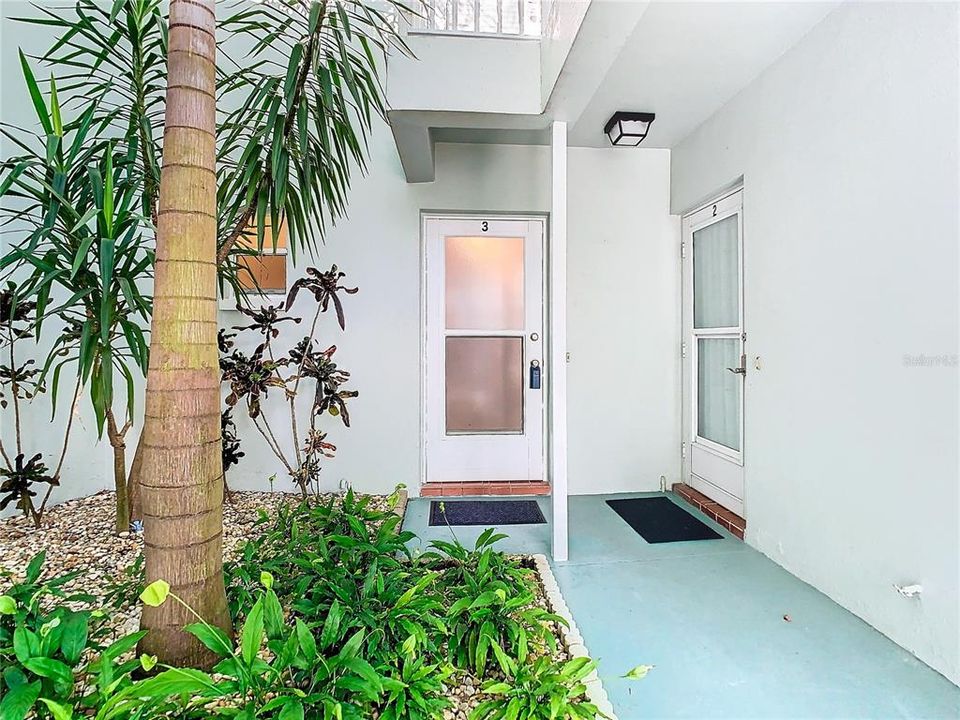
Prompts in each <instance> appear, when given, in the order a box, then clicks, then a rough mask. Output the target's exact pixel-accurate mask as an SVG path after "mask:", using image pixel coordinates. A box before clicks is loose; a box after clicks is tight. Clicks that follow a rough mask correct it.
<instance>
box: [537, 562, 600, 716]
mask: <svg viewBox="0 0 960 720" xmlns="http://www.w3.org/2000/svg"><path fill="white" fill-rule="evenodd" d="M530 557H532V558H533V564H534V566H535V567H536V569H537V573H539V575H540V582H541V583H542V584H543V591H544V594H545V595H546V597H547V603H549V605H550V611H551V612H552V613H554V614H555V615H559V616H560V617H562V618H563V619H564V620H566V621H567V623H569V624H568V625H567V626H563V625H560V638H561V641H562V642H563V646H564V648H566V650H567V652H568V653H569V655H570V657H571V658H577V657H589V656H590V653H589V651H588V650H587V646H586V645H585V644H584V641H583V636H582V635H581V634H580V630H579V629H578V628H577V623H576V622H575V621H574V619H573V614H572V613H571V612H570V608H568V607H567V603H566V602H565V601H564V599H563V595H562V594H561V593H560V586H559V585H558V584H557V579H556V578H555V577H554V575H553V569H552V568H551V567H550V562H549V561H548V560H547V556H546V555H542V554H537V555H531V556H530ZM584 683H585V684H586V686H587V699H589V700H590V702H592V703H593V704H594V705H596V706H597V709H598V710H599V711H600V712H601V713H603V715H605V716H606V717H608V718H609V719H610V720H617V715H616V713H615V712H614V710H613V705H612V704H611V702H610V698H609V697H607V692H606V690H604V689H603V683H602V682H601V681H600V676H599V675H598V674H597V671H596V670H594V671H593V672H591V673H590V674H589V675H588V676H587V677H586V678H585V679H584Z"/></svg>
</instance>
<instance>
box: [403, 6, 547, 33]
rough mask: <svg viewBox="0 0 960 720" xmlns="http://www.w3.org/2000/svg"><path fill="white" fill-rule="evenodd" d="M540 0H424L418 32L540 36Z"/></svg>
mask: <svg viewBox="0 0 960 720" xmlns="http://www.w3.org/2000/svg"><path fill="white" fill-rule="evenodd" d="M540 2H541V0H424V2H423V3H422V5H421V6H420V7H421V8H422V9H421V11H420V12H421V13H422V15H421V16H420V17H414V18H412V19H411V23H410V29H411V30H412V31H413V32H418V33H435V34H443V35H470V36H473V35H478V36H492V37H496V36H502V37H511V38H531V39H539V38H540V33H541V18H540V9H541V8H540Z"/></svg>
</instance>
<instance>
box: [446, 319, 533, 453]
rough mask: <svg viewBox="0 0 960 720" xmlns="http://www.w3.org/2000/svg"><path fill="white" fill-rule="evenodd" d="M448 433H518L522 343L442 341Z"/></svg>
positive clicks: (515, 340)
mask: <svg viewBox="0 0 960 720" xmlns="http://www.w3.org/2000/svg"><path fill="white" fill-rule="evenodd" d="M446 415H447V434H448V435H450V434H462V433H505V432H514V433H520V432H523V338H522V337H463V336H456V337H447V340H446Z"/></svg>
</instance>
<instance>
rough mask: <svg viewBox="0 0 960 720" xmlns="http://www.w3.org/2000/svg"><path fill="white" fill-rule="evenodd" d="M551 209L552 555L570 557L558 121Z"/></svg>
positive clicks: (561, 125) (563, 198)
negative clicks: (568, 549) (568, 554)
mask: <svg viewBox="0 0 960 720" xmlns="http://www.w3.org/2000/svg"><path fill="white" fill-rule="evenodd" d="M551 149H552V158H553V161H552V163H551V167H552V170H551V175H552V196H553V202H552V212H551V214H550V242H549V265H548V267H549V277H550V295H549V297H550V304H549V321H550V359H551V363H550V370H551V373H550V374H551V378H552V379H551V380H550V445H549V447H550V485H551V497H552V499H553V559H554V560H566V559H567V123H566V122H560V121H557V122H554V123H553V127H552V139H551Z"/></svg>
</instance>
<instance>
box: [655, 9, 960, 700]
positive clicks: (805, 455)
mask: <svg viewBox="0 0 960 720" xmlns="http://www.w3.org/2000/svg"><path fill="white" fill-rule="evenodd" d="M957 12H958V11H957V5H956V4H941V5H924V4H919V3H910V4H904V5H893V4H870V3H868V4H849V5H846V6H843V7H841V8H840V9H839V10H837V11H836V12H834V13H833V14H831V15H830V16H828V17H827V18H826V19H825V20H824V21H823V22H822V23H821V24H820V25H818V26H817V27H815V28H814V29H813V30H812V31H811V32H810V34H809V35H808V36H807V37H806V38H804V39H803V40H802V41H801V42H800V43H799V44H798V45H797V46H796V47H794V48H793V49H792V50H790V51H789V52H787V53H786V54H785V55H784V56H783V57H782V58H781V59H780V60H779V61H778V62H777V63H775V64H774V65H773V66H771V67H770V68H769V69H768V70H767V71H766V72H765V73H763V74H762V75H761V76H760V77H759V78H757V79H756V80H755V81H754V82H753V83H752V84H751V85H749V86H748V87H747V88H746V89H745V90H743V91H742V92H741V93H740V94H739V95H738V96H736V97H735V98H734V99H733V100H731V101H730V102H729V103H728V104H727V105H726V106H725V107H723V108H722V109H721V110H720V111H719V112H718V113H717V114H716V115H714V116H713V117H712V118H711V119H709V120H708V121H707V122H706V123H704V125H702V126H701V127H700V128H699V129H698V130H697V131H695V132H694V133H693V134H692V135H690V136H689V137H688V138H687V139H686V140H684V141H683V142H682V143H680V144H679V145H678V146H677V147H675V148H674V151H673V188H672V197H673V203H672V207H673V209H674V211H675V212H678V213H680V212H683V211H686V210H688V209H690V208H691V207H692V206H694V205H696V204H697V203H698V202H700V201H701V200H704V199H706V198H707V197H708V196H709V195H710V194H712V193H714V192H716V191H717V190H719V189H720V188H722V187H723V186H725V185H727V184H729V183H730V182H731V181H734V180H735V179H736V178H737V177H739V176H741V175H742V176H743V177H744V188H745V189H744V216H743V217H744V262H745V294H746V300H745V306H744V307H745V313H746V332H747V350H746V352H747V356H748V360H747V364H748V368H749V370H748V374H747V386H746V396H745V399H746V410H745V419H746V439H745V452H746V490H745V502H746V516H747V542H748V543H750V544H751V545H753V546H755V547H757V548H758V549H759V550H761V551H762V552H763V553H765V554H766V555H768V556H769V557H771V558H772V559H774V560H775V561H776V562H778V563H780V564H781V565H783V566H784V567H785V568H786V569H787V570H789V571H790V572H792V573H794V574H795V575H797V576H798V577H800V578H802V579H804V580H806V581H808V582H810V583H811V584H812V585H814V586H815V587H817V588H819V589H820V590H822V591H824V592H825V593H827V594H828V595H829V596H830V597H832V598H833V599H834V600H836V601H837V602H838V603H840V604H841V605H843V606H844V607H846V608H848V609H850V610H851V611H853V612H854V613H856V614H857V615H859V616H860V617H861V618H863V619H864V620H866V621H867V622H869V623H870V624H871V625H873V626H875V627H876V628H877V629H879V630H880V631H882V632H884V633H885V634H887V635H889V636H890V637H891V638H893V639H894V640H895V641H896V642H897V643H899V644H901V645H903V646H904V647H906V648H907V649H909V650H911V651H912V652H914V653H915V654H916V655H917V656H918V657H919V658H920V659H922V660H923V661H925V662H926V663H928V664H929V665H931V666H933V667H934V668H936V669H937V670H939V671H940V672H942V673H943V674H944V675H946V676H947V677H949V678H951V679H952V680H953V681H954V682H958V681H960V654H958V653H960V650H958V638H960V625H958V614H960V611H958V608H960V600H958V566H960V532H958V506H960V496H958V477H960V472H958V443H960V424H958V387H960V385H958V371H957V360H956V358H957V352H958V322H960V314H958V217H957V198H958V196H960V188H958V172H957V171H958V84H957V80H958V76H957V68H958V33H957V28H958V17H957ZM921 354H925V355H927V356H946V360H945V361H939V362H938V363H937V366H926V367H916V366H914V367H911V366H910V364H909V361H908V356H917V355H921ZM757 356H759V357H760V358H761V361H762V369H761V370H759V371H757V370H755V369H754V359H755V357H757ZM895 583H897V584H901V585H907V584H911V583H920V584H922V585H923V588H924V590H923V594H922V596H921V598H920V599H914V600H909V599H906V598H904V597H902V596H900V595H899V594H897V593H896V592H895V591H894V589H893V585H894V584H895Z"/></svg>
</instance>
